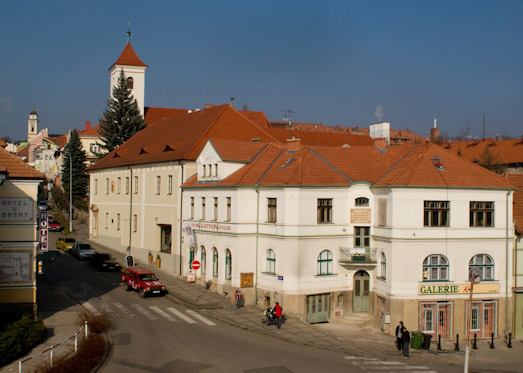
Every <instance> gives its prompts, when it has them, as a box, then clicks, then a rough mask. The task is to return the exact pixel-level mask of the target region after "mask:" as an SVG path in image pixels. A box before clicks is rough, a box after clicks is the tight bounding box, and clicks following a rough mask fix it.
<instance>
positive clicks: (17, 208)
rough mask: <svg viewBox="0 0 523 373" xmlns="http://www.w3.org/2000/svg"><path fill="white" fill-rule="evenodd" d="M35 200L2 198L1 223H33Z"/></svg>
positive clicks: (0, 208) (0, 203) (0, 199)
mask: <svg viewBox="0 0 523 373" xmlns="http://www.w3.org/2000/svg"><path fill="white" fill-rule="evenodd" d="M32 220H33V200H32V199H31V198H28V197H20V198H16V197H10V198H7V197H6V198H0V221H32Z"/></svg>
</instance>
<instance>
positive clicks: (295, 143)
mask: <svg viewBox="0 0 523 373" xmlns="http://www.w3.org/2000/svg"><path fill="white" fill-rule="evenodd" d="M300 143H301V140H300V139H295V138H294V136H293V137H292V139H288V140H287V151H289V150H297V149H298V148H299V147H300Z"/></svg>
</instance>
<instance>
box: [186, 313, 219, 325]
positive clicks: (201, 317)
mask: <svg viewBox="0 0 523 373" xmlns="http://www.w3.org/2000/svg"><path fill="white" fill-rule="evenodd" d="M186 312H187V313H188V314H189V315H191V316H193V317H196V318H197V319H198V320H200V321H201V322H204V323H206V324H207V325H209V326H213V325H216V324H215V323H213V322H212V321H211V320H207V319H206V318H205V317H203V316H202V315H199V314H197V313H196V312H194V311H192V310H187V311H186Z"/></svg>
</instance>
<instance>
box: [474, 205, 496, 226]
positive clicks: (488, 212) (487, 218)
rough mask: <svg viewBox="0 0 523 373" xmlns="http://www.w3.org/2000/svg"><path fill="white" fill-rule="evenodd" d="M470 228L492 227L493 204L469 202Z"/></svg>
mask: <svg viewBox="0 0 523 373" xmlns="http://www.w3.org/2000/svg"><path fill="white" fill-rule="evenodd" d="M470 226H471V227H493V226H494V202H476V201H470Z"/></svg>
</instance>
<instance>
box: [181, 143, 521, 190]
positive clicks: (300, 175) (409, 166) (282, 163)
mask: <svg viewBox="0 0 523 373" xmlns="http://www.w3.org/2000/svg"><path fill="white" fill-rule="evenodd" d="M226 142H227V140H222V147H224V148H225V143H226ZM235 144H236V145H238V143H237V142H232V141H231V142H230V144H229V146H228V149H230V148H231V147H233V146H234V145H235ZM260 145H261V144H259V143H257V144H256V143H255V144H251V145H250V146H253V147H254V146H257V147H258V149H259V147H260ZM244 146H248V145H246V144H244ZM217 150H218V151H219V150H220V148H217ZM253 152H254V151H253ZM434 157H438V158H437V159H438V160H440V161H441V165H442V166H443V167H444V169H438V168H437V167H436V165H435V159H436V158H434ZM355 182H368V183H371V184H373V185H374V186H420V187H425V186H441V187H450V188H452V187H462V188H501V189H514V188H515V185H514V184H512V183H510V182H508V181H507V180H506V179H505V178H503V177H501V176H498V175H496V174H494V173H492V172H490V171H488V170H486V169H484V168H482V167H480V166H478V165H475V164H473V163H471V162H468V161H466V160H463V159H461V158H459V157H457V156H455V155H454V154H452V153H450V152H446V151H445V150H443V149H441V148H440V147H438V146H436V145H433V144H427V145H417V146H408V145H406V146H390V147H388V148H387V149H386V150H382V151H380V150H379V149H377V148H375V147H372V146H361V147H349V148H342V147H321V146H319V147H308V146H300V147H299V148H298V149H297V150H296V151H289V150H288V148H287V147H286V146H284V145H281V144H275V143H272V144H267V146H266V147H264V148H263V149H262V150H261V152H259V153H258V155H257V156H256V157H255V158H254V159H253V161H252V162H250V163H249V164H247V165H246V166H244V167H242V168H241V169H240V170H238V171H236V172H235V173H233V174H232V175H230V176H229V177H227V178H225V179H224V180H221V181H219V182H217V183H208V182H206V183H198V180H197V179H196V178H192V179H190V180H189V181H187V182H186V183H185V184H184V186H197V187H206V186H213V185H219V186H231V185H250V186H252V185H260V186H263V185H278V186H283V185H311V186H333V185H350V184H352V183H355Z"/></svg>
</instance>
